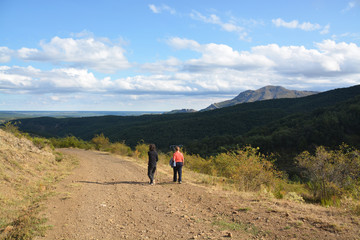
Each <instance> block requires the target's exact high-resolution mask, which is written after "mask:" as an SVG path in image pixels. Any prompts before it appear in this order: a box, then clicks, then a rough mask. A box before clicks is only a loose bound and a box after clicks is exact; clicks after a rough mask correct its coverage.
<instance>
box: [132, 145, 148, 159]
mask: <svg viewBox="0 0 360 240" xmlns="http://www.w3.org/2000/svg"><path fill="white" fill-rule="evenodd" d="M148 151H149V145H148V144H145V143H144V142H142V141H141V142H139V143H138V144H137V145H136V147H135V156H136V157H138V158H140V159H143V160H146V159H147V158H148Z"/></svg>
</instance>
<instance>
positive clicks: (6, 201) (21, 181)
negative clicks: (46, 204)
mask: <svg viewBox="0 0 360 240" xmlns="http://www.w3.org/2000/svg"><path fill="white" fill-rule="evenodd" d="M75 165H76V161H75V160H74V159H70V158H63V157H59V155H58V154H54V153H53V151H52V150H50V148H45V149H39V148H38V147H37V146H35V145H34V144H33V143H32V142H31V141H30V140H28V139H26V138H22V137H15V136H14V135H13V134H11V133H8V132H4V131H3V130H0V238H1V239H30V238H31V237H32V236H34V235H36V234H41V232H42V231H43V230H44V229H45V227H44V226H43V223H44V219H39V218H38V217H37V215H38V213H39V211H40V210H41V201H42V200H44V199H45V198H46V197H47V196H48V195H49V194H50V193H51V189H52V184H53V183H54V182H57V181H59V180H61V179H62V178H63V177H64V176H65V175H66V174H67V173H69V172H70V170H71V168H72V167H73V166H75Z"/></svg>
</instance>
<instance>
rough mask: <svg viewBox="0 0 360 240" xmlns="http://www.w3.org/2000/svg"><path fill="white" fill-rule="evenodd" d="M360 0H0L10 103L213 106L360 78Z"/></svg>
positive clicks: (0, 67)
mask: <svg viewBox="0 0 360 240" xmlns="http://www.w3.org/2000/svg"><path fill="white" fill-rule="evenodd" d="M359 23H360V0H328V1H326V0H312V1H310V0H305V1H295V0H292V1H289V0H286V1H285V0H284V1H268V0H247V1H240V0H222V1H214V0H182V1H178V0H173V1H157V0H156V1H145V0H142V1H141V0H131V1H130V0H103V1H95V0H86V1H85V0H84V1H82V0H77V1H74V0H62V1H50V0H0V110H54V111H65V110H68V111H81V110H93V111H96V110H99V111H107V110H108V111H168V110H173V109H182V108H193V109H196V110H199V109H202V108H205V107H207V106H208V105H210V104H211V103H214V102H219V101H223V100H227V99H231V98H233V97H235V96H236V95H237V94H239V93H240V92H242V91H245V90H249V89H252V90H255V89H258V88H261V87H263V86H266V85H277V86H283V87H286V88H288V89H293V90H316V91H326V90H330V89H334V88H340V87H348V86H353V85H357V84H360V67H359V66H360V24H359Z"/></svg>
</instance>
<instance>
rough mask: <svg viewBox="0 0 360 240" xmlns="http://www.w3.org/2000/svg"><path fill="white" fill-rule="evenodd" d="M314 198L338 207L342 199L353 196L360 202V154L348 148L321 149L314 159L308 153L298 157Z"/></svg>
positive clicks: (317, 151)
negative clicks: (344, 196) (342, 197)
mask: <svg viewBox="0 0 360 240" xmlns="http://www.w3.org/2000/svg"><path fill="white" fill-rule="evenodd" d="M296 161H297V163H298V165H299V166H300V167H302V168H303V169H304V171H303V172H304V176H305V177H307V178H308V179H309V184H308V186H309V187H310V189H311V190H312V191H313V195H314V198H315V199H316V200H318V201H320V202H322V203H323V204H324V205H337V203H338V202H339V198H341V196H343V195H344V194H346V195H351V196H352V197H353V198H355V199H359V198H360V195H359V190H360V152H359V151H358V150H356V149H353V148H351V147H349V146H347V145H346V144H342V145H341V146H340V147H339V149H338V150H334V151H333V150H326V149H325V147H323V146H320V147H318V148H316V151H315V153H314V155H312V154H310V153H309V152H307V151H305V152H303V153H301V154H300V155H298V156H297V157H296Z"/></svg>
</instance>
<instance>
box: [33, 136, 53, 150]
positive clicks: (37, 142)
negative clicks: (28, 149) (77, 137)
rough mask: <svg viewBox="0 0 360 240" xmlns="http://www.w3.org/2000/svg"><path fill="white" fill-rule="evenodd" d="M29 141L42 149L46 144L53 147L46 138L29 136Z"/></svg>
mask: <svg viewBox="0 0 360 240" xmlns="http://www.w3.org/2000/svg"><path fill="white" fill-rule="evenodd" d="M31 141H32V142H33V143H34V145H35V146H36V147H38V148H39V149H43V148H45V147H47V146H48V147H50V148H51V149H53V148H54V146H53V145H52V143H51V141H50V140H49V139H46V138H39V137H33V138H31Z"/></svg>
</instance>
